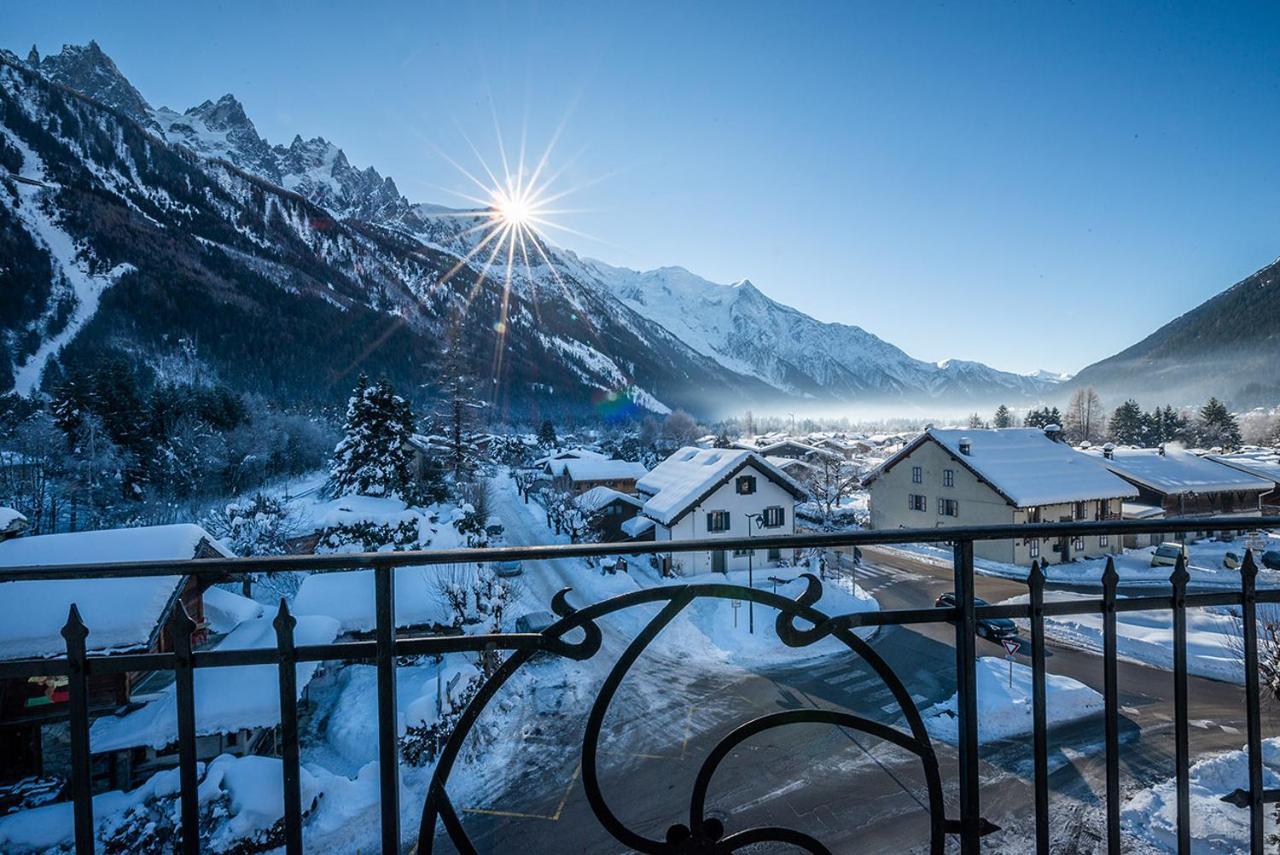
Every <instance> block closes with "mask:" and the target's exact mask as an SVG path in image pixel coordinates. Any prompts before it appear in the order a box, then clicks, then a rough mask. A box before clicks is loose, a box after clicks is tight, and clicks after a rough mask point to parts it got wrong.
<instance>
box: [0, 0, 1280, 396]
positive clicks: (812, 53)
mask: <svg viewBox="0 0 1280 855" xmlns="http://www.w3.org/2000/svg"><path fill="white" fill-rule="evenodd" d="M695 5H696V8H686V7H687V6H695ZM792 5H793V4H779V3H758V4H756V3H734V4H723V5H713V4H709V3H708V4H681V3H670V4H667V3H662V4H601V3H581V4H579V3H474V4H471V3H458V2H449V3H439V4H437V3H422V2H414V3H403V4H391V3H380V2H375V0H365V2H362V3H360V4H359V5H358V6H352V5H351V4H349V3H345V4H344V3H334V4H326V3H323V2H312V3H308V4H306V5H305V6H304V5H298V4H284V3H252V4H251V3H237V2H221V3H172V2H165V3H147V2H132V3H125V4H119V3H79V2H60V3H57V4H50V3H46V2H37V3H18V2H9V3H6V12H5V17H6V23H5V26H4V39H3V42H4V46H7V47H10V48H11V49H14V50H18V51H19V52H20V53H22V54H25V52H26V50H27V48H28V47H29V46H30V45H31V44H32V43H33V42H34V43H35V44H36V45H37V46H38V47H39V49H40V50H41V52H42V53H47V52H49V51H56V50H57V49H58V48H59V47H60V46H61V44H62V43H64V42H71V43H82V42H85V41H88V40H89V39H90V38H95V39H97V40H98V42H99V43H100V44H101V45H102V47H103V49H104V50H106V51H107V53H109V54H111V55H112V57H113V58H114V59H115V60H116V62H117V63H118V64H119V65H120V67H121V69H122V70H123V71H124V72H125V74H126V75H128V76H129V77H130V79H131V80H132V81H133V82H134V84H135V85H136V86H137V87H138V88H139V89H140V90H141V91H142V93H143V95H145V96H146V97H147V99H148V100H150V101H151V102H152V103H153V104H156V105H167V106H171V107H175V108H186V107H189V106H191V105H193V104H196V103H199V102H200V101H202V100H204V99H206V98H216V97H218V96H220V95H222V94H223V93H225V92H233V93H235V95H236V96H237V97H239V98H240V100H241V101H243V102H244V104H245V107H246V110H247V111H248V113H249V115H250V117H251V118H252V119H253V120H254V122H255V124H256V125H257V127H258V130H259V132H260V133H261V134H262V135H263V136H264V137H266V138H267V139H268V140H269V141H271V142H288V140H289V139H291V138H292V137H293V135H294V134H295V133H301V134H302V135H303V136H306V137H310V136H314V135H322V136H325V137H327V138H328V139H330V140H332V141H334V142H336V143H338V144H339V145H341V146H342V147H343V148H344V149H345V150H346V152H347V154H348V157H349V158H350V159H351V161H352V162H353V163H354V164H355V165H357V166H365V165H370V164H372V165H374V166H376V167H377V168H378V169H379V170H380V171H381V172H383V173H384V174H388V175H391V176H392V177H393V178H395V180H396V182H397V184H398V185H399V187H400V189H401V191H402V192H403V193H405V195H407V196H409V198H411V199H413V200H415V201H431V202H439V203H443V204H454V205H460V206H465V205H466V204H467V203H466V202H465V201H463V200H461V199H460V198H458V197H456V196H453V195H451V193H450V192H449V191H462V192H473V191H474V189H475V188H473V187H470V186H469V184H468V182H467V180H466V179H464V178H462V177H461V176H460V175H459V174H458V172H457V171H456V170H455V168H454V167H453V166H451V165H450V164H449V163H448V162H447V160H446V159H445V158H443V157H441V155H440V153H439V152H441V151H443V152H446V153H448V154H449V155H450V156H451V157H454V158H456V159H458V160H459V161H460V162H462V163H463V164H464V165H466V166H468V167H475V161H474V157H473V156H472V155H471V153H470V151H469V149H468V147H467V142H466V138H470V139H472V140H474V141H475V142H476V144H477V146H478V147H479V148H480V149H481V150H482V152H483V153H484V154H485V156H486V157H487V158H489V159H490V161H491V163H494V162H496V160H497V153H496V145H495V133H494V129H493V127H494V123H493V117H492V114H493V113H496V115H497V118H498V121H499V123H500V125H501V127H502V129H503V132H504V135H505V139H506V142H507V145H508V148H509V149H511V150H514V149H516V148H518V139H519V136H520V131H521V128H522V127H526V128H527V140H528V147H529V150H530V151H531V152H539V153H540V151H541V150H542V148H543V147H544V146H545V145H546V143H547V142H548V140H549V139H550V137H551V136H552V134H553V133H554V131H555V128H556V127H557V126H558V125H560V124H561V123H563V125H564V131H563V133H562V135H561V137H560V140H559V142H558V144H557V147H556V149H555V150H554V152H553V154H552V159H551V160H552V167H553V168H560V167H567V168H565V170H564V173H563V174H562V176H561V177H560V179H559V180H558V181H557V186H558V187H559V188H561V189H571V188H577V189H576V190H575V192H574V193H573V194H572V195H571V196H569V197H566V198H565V199H564V200H562V201H561V202H560V203H559V204H562V205H564V206H566V207H571V208H574V209H579V210H580V212H579V213H573V214H566V215H563V216H561V217H559V218H558V219H560V221H561V222H563V223H564V224H565V225H567V226H569V227H571V228H573V229H575V230H577V231H580V232H584V233H587V234H589V235H591V236H592V237H591V239H588V238H586V237H581V236H578V235H574V234H568V233H560V234H554V233H553V236H554V237H556V238H557V240H558V242H560V243H561V244H563V245H565V246H568V247H570V248H573V249H575V250H578V251H579V252H582V253H584V254H587V255H592V256H595V257H598V258H601V259H604V260H606V261H609V262H611V263H616V264H624V265H627V266H631V267H640V268H649V267H656V266H662V265H681V266H684V267H687V268H689V269H691V270H693V271H694V272H696V273H699V274H701V275H703V276H706V277H708V278H710V279H714V280H717V281H725V282H728V281H734V280H737V279H740V278H743V277H749V278H750V279H751V280H752V281H753V282H754V283H755V284H756V285H757V286H758V287H759V288H760V289H761V290H762V291H764V292H765V293H767V294H769V295H770V296H772V297H774V298H775V299H778V300H780V301H782V302H785V303H788V304H790V305H793V306H796V307H797V308H799V309H802V310H803V311H806V312H808V313H810V314H813V315H815V316H817V317H819V318H822V319H824V320H831V321H840V322H845V323H853V324H858V325H860V326H862V327H864V328H865V329H867V330H870V331H871V332H873V333H875V334H877V335H879V336H881V337H882V338H884V339H886V340H888V341H890V342H892V343H894V344H896V345H898V346H900V347H902V348H903V349H905V350H906V351H908V352H909V353H911V354H912V355H914V356H917V357H920V358H922V359H929V360H937V359H944V358H947V357H961V358H967V359H978V360H982V361H985V362H988V363H990V364H993V365H995V366H997V367H1000V368H1007V369H1011V370H1023V371H1026V370H1032V369H1035V368H1039V367H1043V368H1049V369H1053V370H1077V369H1079V368H1081V367H1083V366H1084V365H1085V364H1087V363H1089V362H1091V361H1094V360H1096V359H1098V358H1101V357H1104V356H1107V355H1110V354H1111V353H1114V352H1116V351H1117V350H1120V349H1122V348H1124V347H1126V346H1128V345H1129V344H1132V343H1133V342H1135V341H1137V340H1138V339H1140V338H1142V337H1143V336H1145V335H1146V334H1148V333H1149V332H1151V331H1152V330H1154V329H1155V328H1156V327H1157V326H1159V325H1160V324H1162V323H1164V322H1165V321H1167V320H1169V319H1171V318H1172V317H1175V316H1176V315H1178V314H1181V313H1182V312H1184V311H1187V310H1188V309H1190V308H1192V307H1193V306H1195V305H1196V304H1198V303H1199V302H1201V301H1202V300H1204V299H1206V298H1207V297H1209V296H1211V295H1212V294H1214V293H1216V292H1218V291H1220V290H1222V289H1223V288H1225V287H1226V286H1228V285H1230V284H1231V283H1233V282H1235V281H1236V280H1238V279H1240V278H1242V277H1244V276H1246V275H1248V274H1249V273H1251V272H1252V271H1254V270H1255V269H1257V268H1258V267H1261V266H1263V265H1264V264H1266V263H1268V262H1270V261H1271V260H1273V259H1274V258H1276V256H1277V255H1280V228H1278V226H1280V205H1278V204H1277V203H1276V188H1277V187H1278V186H1280V157H1277V155H1276V151H1277V142H1276V141H1277V140H1278V139H1280V41H1278V40H1277V39H1276V38H1275V34H1276V33H1277V32H1280V6H1277V5H1275V4H1258V5H1248V4H1231V5H1230V6H1219V5H1217V4H1193V3H1187V4H1174V3H1148V4H1141V6H1139V5H1138V4H1132V6H1131V8H1127V9H1117V8H1107V7H1105V6H1104V5H1103V4H1095V3H1073V4H1064V3H1029V4H1019V5H1013V4H1005V3H1001V4H995V3H991V4H984V3H951V4H926V3H919V4H886V3H881V4H855V3H832V4H829V5H828V4H819V3H811V4H794V6H795V7H796V8H790V6H792ZM1110 5H1111V6H1113V7H1114V6H1116V5H1118V4H1110ZM1227 13H1229V14H1227Z"/></svg>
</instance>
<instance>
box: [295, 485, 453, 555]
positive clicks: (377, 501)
mask: <svg viewBox="0 0 1280 855" xmlns="http://www.w3.org/2000/svg"><path fill="white" fill-rule="evenodd" d="M465 515H466V512H465V510H464V509H462V508H458V507H454V506H451V505H430V506H428V507H426V508H419V507H414V506H411V505H409V504H407V503H405V502H404V501H402V500H400V499H397V498H390V497H378V496H361V495H354V494H353V495H347V496H341V497H339V498H337V499H333V500H330V501H324V502H318V503H316V504H315V505H313V506H312V507H311V508H309V509H307V511H306V516H307V517H308V518H309V520H310V522H311V523H312V524H313V525H314V526H315V528H316V529H318V530H319V531H320V532H321V533H322V536H321V540H320V544H319V546H318V547H317V550H316V551H317V552H337V553H342V552H366V551H368V552H381V551H386V550H390V549H425V548H427V547H431V548H433V549H450V548H453V547H457V546H465V545H466V538H465V537H463V536H461V535H460V534H459V533H458V529H457V524H458V523H459V522H460V521H461V520H462V519H463V517H464V516H465Z"/></svg>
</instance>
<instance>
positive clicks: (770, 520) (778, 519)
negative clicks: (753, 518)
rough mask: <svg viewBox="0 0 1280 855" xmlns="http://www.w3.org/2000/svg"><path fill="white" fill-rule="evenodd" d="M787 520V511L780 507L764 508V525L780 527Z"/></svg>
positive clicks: (766, 526)
mask: <svg viewBox="0 0 1280 855" xmlns="http://www.w3.org/2000/svg"><path fill="white" fill-rule="evenodd" d="M786 522H787V512H786V511H784V510H783V509H782V508H776V507H775V508H765V509H764V527H765V528H781V527H782V526H783V525H785V524H786Z"/></svg>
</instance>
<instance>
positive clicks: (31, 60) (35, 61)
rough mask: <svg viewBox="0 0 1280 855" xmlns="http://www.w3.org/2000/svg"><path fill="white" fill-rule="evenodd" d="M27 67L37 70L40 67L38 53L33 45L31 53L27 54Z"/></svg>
mask: <svg viewBox="0 0 1280 855" xmlns="http://www.w3.org/2000/svg"><path fill="white" fill-rule="evenodd" d="M27 65H29V66H31V67H32V68H38V67H39V66H40V51H38V50H36V46H35V45H32V46H31V52H30V53H28V54H27Z"/></svg>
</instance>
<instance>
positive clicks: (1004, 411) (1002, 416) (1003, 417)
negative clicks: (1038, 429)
mask: <svg viewBox="0 0 1280 855" xmlns="http://www.w3.org/2000/svg"><path fill="white" fill-rule="evenodd" d="M991 426H992V427H994V428H1007V427H1013V414H1012V413H1010V412H1009V408H1008V407H1006V406H1005V405H1004V404H1001V405H1000V406H998V407H996V412H995V415H994V416H992V418H991Z"/></svg>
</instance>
